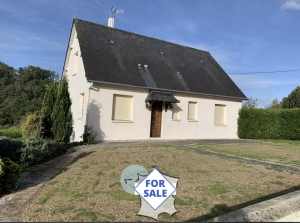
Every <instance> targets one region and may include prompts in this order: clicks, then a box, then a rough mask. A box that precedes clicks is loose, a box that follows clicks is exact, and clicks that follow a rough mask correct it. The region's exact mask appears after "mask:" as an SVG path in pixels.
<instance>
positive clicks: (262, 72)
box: [227, 69, 300, 74]
mask: <svg viewBox="0 0 300 223" xmlns="http://www.w3.org/2000/svg"><path fill="white" fill-rule="evenodd" d="M295 71H300V69H297V70H277V71H257V72H245V73H227V74H272V73H286V72H295Z"/></svg>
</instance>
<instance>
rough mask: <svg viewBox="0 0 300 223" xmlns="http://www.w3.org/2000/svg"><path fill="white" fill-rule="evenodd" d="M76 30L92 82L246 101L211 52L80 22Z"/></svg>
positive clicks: (76, 20)
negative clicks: (146, 66)
mask: <svg viewBox="0 0 300 223" xmlns="http://www.w3.org/2000/svg"><path fill="white" fill-rule="evenodd" d="M74 24H75V27H76V31H77V36H78V40H79V44H80V50H81V56H82V59H83V64H84V69H85V75H86V78H87V80H88V81H95V82H96V81H97V82H105V83H113V84H121V85H129V86H135V87H144V88H149V89H156V90H169V91H175V92H192V93H200V94H206V95H216V96H225V97H232V98H240V99H245V98H246V96H245V95H244V94H243V92H242V91H241V90H240V89H239V88H238V87H237V86H236V84H235V83H234V82H233V81H232V80H231V79H230V77H229V76H228V75H227V74H226V73H225V71H224V70H223V69H222V68H221V67H220V65H219V64H218V63H217V62H216V61H215V60H214V58H213V57H212V56H211V55H210V53H208V52H206V51H202V50H197V49H194V48H190V47H185V46H181V45H178V44H174V43H170V42H166V41H163V40H159V39H154V38H150V37H146V36H141V35H138V34H134V33H130V32H126V31H123V30H120V29H116V28H110V27H107V26H103V25H99V24H95V23H91V22H87V21H83V20H80V19H74ZM138 64H140V67H139V66H138ZM145 64H146V65H148V68H145V67H144V65H145Z"/></svg>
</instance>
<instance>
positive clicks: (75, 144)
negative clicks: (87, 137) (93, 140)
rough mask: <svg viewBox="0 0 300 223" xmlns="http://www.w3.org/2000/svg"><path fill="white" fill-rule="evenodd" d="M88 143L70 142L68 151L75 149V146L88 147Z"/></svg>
mask: <svg viewBox="0 0 300 223" xmlns="http://www.w3.org/2000/svg"><path fill="white" fill-rule="evenodd" d="M86 144H87V143H85V142H83V141H80V142H70V143H68V149H69V148H73V147H75V146H81V145H86Z"/></svg>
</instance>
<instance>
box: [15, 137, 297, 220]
mask: <svg viewBox="0 0 300 223" xmlns="http://www.w3.org/2000/svg"><path fill="white" fill-rule="evenodd" d="M293 143H294V144H293ZM293 143H292V144H290V141H280V142H273V141H264V140H258V141H257V143H245V144H243V143H242V142H241V143H238V144H202V145H199V147H201V148H208V149H210V148H212V149H214V150H215V148H217V147H220V148H221V149H220V150H222V151H224V150H225V149H224V148H226V149H227V150H230V148H233V150H234V151H236V150H237V148H238V147H242V148H248V149H249V150H250V149H251V148H252V150H253V151H256V152H257V151H260V150H268V152H270V153H272V151H273V150H277V149H278V148H279V147H278V144H280V146H282V147H283V148H285V149H286V150H285V151H288V154H289V155H288V157H287V156H283V154H276V156H278V158H277V160H278V161H280V158H279V156H282V157H283V159H282V160H284V158H286V160H289V159H290V160H292V159H293V156H294V155H295V154H297V153H298V151H299V149H298V151H297V147H298V148H300V146H299V144H300V143H299V142H293ZM266 153H267V152H266ZM266 158H267V156H262V157H261V159H263V160H264V159H266ZM271 158H272V159H273V157H271ZM132 164H138V165H141V166H143V167H145V168H146V169H147V170H148V172H150V171H151V170H152V168H153V167H157V168H158V169H159V170H160V171H161V172H162V173H164V174H166V175H169V176H173V177H177V178H179V181H178V185H177V192H176V195H175V196H174V198H175V207H176V209H177V212H176V213H175V214H173V215H172V216H170V215H169V214H167V213H162V214H160V215H159V217H158V221H203V220H207V219H210V218H212V217H215V216H219V215H221V214H224V213H227V212H230V211H233V210H236V209H240V208H243V207H246V206H249V205H251V204H254V203H258V202H261V201H263V200H268V199H271V198H273V197H277V196H280V195H283V194H286V193H289V192H292V191H296V190H299V189H300V183H299V175H298V174H295V173H293V172H285V171H282V170H278V169H271V168H269V167H266V166H263V165H257V164H249V163H246V162H242V161H235V160H228V159H225V158H221V157H217V156H212V155H204V154H200V153H197V152H195V151H192V150H189V149H187V148H184V147H180V146H178V145H176V144H168V145H167V144H163V143H162V144H159V145H157V146H150V145H146V146H130V147H127V146H116V147H104V146H100V145H99V148H97V149H93V150H91V151H90V152H89V153H88V154H85V155H82V156H80V157H78V158H77V159H76V160H75V161H73V163H72V164H70V165H69V166H68V167H67V168H66V169H64V170H63V171H62V172H61V173H60V174H58V175H57V176H56V177H55V178H53V179H52V180H50V181H48V182H46V183H45V184H44V186H43V187H42V188H41V189H40V190H39V191H38V192H37V193H36V194H35V195H34V197H33V198H32V199H31V201H30V202H28V203H27V204H26V206H25V207H24V208H22V211H21V212H20V213H19V214H18V215H17V216H15V218H14V221H126V222H129V221H142V222H144V221H153V220H154V219H151V218H148V217H145V216H139V215H137V213H138V212H139V210H140V203H141V201H140V197H139V196H136V195H132V194H128V193H127V192H125V191H124V189H123V188H122V186H121V183H120V175H121V173H122V171H123V170H124V169H125V168H126V167H127V166H129V165H132Z"/></svg>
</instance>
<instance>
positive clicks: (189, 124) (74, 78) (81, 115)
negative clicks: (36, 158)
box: [64, 27, 242, 141]
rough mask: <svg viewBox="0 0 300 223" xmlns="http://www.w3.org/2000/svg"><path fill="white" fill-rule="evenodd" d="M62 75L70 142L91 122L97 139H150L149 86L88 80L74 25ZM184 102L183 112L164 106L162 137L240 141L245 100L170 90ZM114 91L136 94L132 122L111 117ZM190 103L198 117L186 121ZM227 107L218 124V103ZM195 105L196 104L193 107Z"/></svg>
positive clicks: (181, 104) (115, 93) (181, 102)
mask: <svg viewBox="0 0 300 223" xmlns="http://www.w3.org/2000/svg"><path fill="white" fill-rule="evenodd" d="M64 75H66V76H67V77H68V80H69V92H70V96H71V99H72V113H73V120H74V125H73V126H74V129H73V130H74V133H73V136H72V139H71V140H72V141H73V140H74V141H81V140H82V138H81V136H82V134H83V131H84V125H88V126H89V125H93V126H95V127H94V130H95V131H97V132H98V133H99V134H98V136H97V138H96V139H95V140H96V141H102V140H133V139H149V138H151V137H150V121H151V111H149V110H148V109H147V108H146V106H145V99H146V97H147V95H148V93H149V91H150V89H143V88H138V87H130V86H128V87H126V86H119V85H115V84H113V83H112V84H104V83H95V82H94V83H92V82H87V79H86V77H85V71H84V66H83V61H82V58H81V53H80V47H79V43H78V40H77V38H76V30H75V28H74V27H73V29H72V33H71V38H70V44H69V48H68V52H67V56H66V62H65V70H64ZM171 93H172V94H173V95H174V97H175V98H176V99H177V100H179V101H180V103H179V113H178V115H177V116H176V117H178V119H173V118H174V116H173V115H172V111H171V110H170V109H168V110H167V111H165V107H164V103H163V107H162V120H161V137H160V138H162V139H236V138H238V137H237V119H238V111H239V109H240V108H241V105H242V103H241V99H231V98H225V97H224V98H222V97H209V96H203V95H200V94H190V93H179V92H171ZM114 95H125V96H131V97H132V105H131V106H132V110H131V112H132V113H131V120H129V121H115V120H113V118H112V117H113V98H114ZM189 102H192V103H193V104H196V105H195V106H196V109H195V112H196V114H195V120H188V107H189ZM216 105H221V106H224V123H223V124H215V123H214V119H215V106H216ZM193 106H194V105H193Z"/></svg>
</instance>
